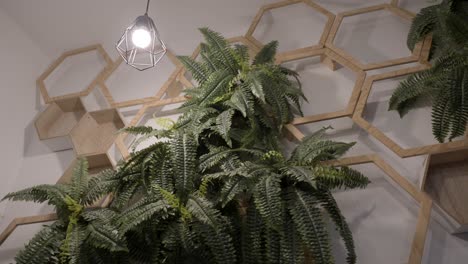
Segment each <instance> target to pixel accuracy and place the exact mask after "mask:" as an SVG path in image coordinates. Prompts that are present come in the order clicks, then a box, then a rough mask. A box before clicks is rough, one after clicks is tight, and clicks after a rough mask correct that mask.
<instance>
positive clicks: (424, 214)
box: [408, 195, 432, 264]
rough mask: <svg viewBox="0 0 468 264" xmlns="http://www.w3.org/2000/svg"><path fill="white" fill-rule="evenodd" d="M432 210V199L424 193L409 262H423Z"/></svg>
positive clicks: (415, 263) (417, 263)
mask: <svg viewBox="0 0 468 264" xmlns="http://www.w3.org/2000/svg"><path fill="white" fill-rule="evenodd" d="M431 211H432V200H431V199H430V198H429V197H427V195H422V201H421V208H420V209H419V216H418V221H417V223H416V232H415V234H414V236H413V242H412V244H411V253H410V257H409V261H408V264H421V263H422V261H423V255H424V247H425V244H426V237H427V231H428V228H429V222H430V220H431Z"/></svg>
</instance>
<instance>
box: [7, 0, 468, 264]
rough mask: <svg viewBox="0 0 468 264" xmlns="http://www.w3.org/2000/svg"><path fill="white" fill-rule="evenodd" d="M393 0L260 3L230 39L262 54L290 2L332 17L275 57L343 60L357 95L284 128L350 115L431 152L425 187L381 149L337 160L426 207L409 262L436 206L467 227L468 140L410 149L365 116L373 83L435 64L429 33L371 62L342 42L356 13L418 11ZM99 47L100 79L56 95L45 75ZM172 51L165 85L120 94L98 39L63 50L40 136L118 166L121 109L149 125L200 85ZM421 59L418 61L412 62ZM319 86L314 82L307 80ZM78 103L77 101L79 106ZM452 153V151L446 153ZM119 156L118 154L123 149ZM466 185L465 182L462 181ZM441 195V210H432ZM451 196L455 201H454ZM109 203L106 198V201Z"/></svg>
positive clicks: (380, 135) (415, 258)
mask: <svg viewBox="0 0 468 264" xmlns="http://www.w3.org/2000/svg"><path fill="white" fill-rule="evenodd" d="M387 2H388V3H386V4H380V5H371V6H368V7H366V8H361V9H357V10H350V11H346V12H342V13H339V14H333V13H332V12H330V11H328V10H326V9H325V8H323V7H321V6H320V5H319V4H317V3H315V2H314V1H312V0H285V1H280V2H277V3H273V4H268V5H265V6H263V7H261V8H260V10H259V11H258V13H257V15H256V16H255V17H254V19H253V21H252V23H251V25H250V27H249V29H248V31H247V32H246V34H245V35H244V36H238V37H234V38H231V39H229V42H230V43H233V44H234V43H240V44H243V45H245V46H247V47H248V48H249V51H250V52H251V55H254V54H256V53H257V52H258V51H259V50H260V49H261V47H262V46H263V45H264V44H265V43H261V42H260V41H259V40H257V39H256V38H255V37H254V32H255V30H256V28H257V26H258V25H259V23H260V20H261V19H262V16H264V14H265V13H266V12H267V11H269V10H276V9H281V8H286V7H288V6H290V5H294V4H305V5H307V7H308V8H311V9H312V10H314V13H316V14H319V15H321V16H325V17H326V23H325V26H324V28H323V29H321V31H320V33H321V37H320V40H319V41H318V43H310V46H306V47H301V48H298V49H294V50H288V51H285V52H280V53H279V54H278V55H277V57H276V63H278V64H282V63H287V62H291V61H294V60H300V59H304V58H311V57H317V58H320V62H321V63H323V64H324V65H326V66H327V67H328V68H329V69H330V70H332V71H334V70H336V69H338V67H345V68H347V69H349V70H351V71H352V72H353V73H354V74H355V75H356V81H355V84H354V87H352V92H351V96H350V98H349V101H348V103H347V105H346V107H345V109H341V110H339V111H335V112H327V113H316V114H315V113H314V114H312V115H308V116H305V117H298V118H295V119H294V121H293V122H292V123H291V124H288V125H286V126H285V133H286V134H287V135H288V136H289V137H288V138H290V139H292V140H296V141H300V140H302V138H303V137H304V136H305V135H304V134H303V133H302V132H301V131H300V130H299V129H298V127H297V126H298V125H302V124H308V123H315V122H320V121H324V120H331V119H338V118H348V119H351V120H352V122H354V124H356V125H358V126H359V127H360V128H362V129H363V131H364V132H365V133H367V135H368V136H369V137H370V138H374V139H376V140H378V141H380V142H381V143H383V145H384V146H385V147H387V148H388V150H389V151H391V152H392V153H395V154H396V156H397V157H401V158H403V157H414V156H418V157H419V156H425V155H429V156H430V157H429V160H428V161H427V163H426V165H427V166H426V168H427V169H426V170H427V173H426V174H425V177H424V180H423V181H422V185H421V186H416V185H415V184H414V183H412V182H410V181H409V180H408V179H407V178H406V177H404V175H402V174H400V173H399V172H397V171H396V170H395V169H394V168H393V167H392V166H391V165H389V164H390V163H389V162H388V161H386V160H385V159H384V158H382V157H381V155H380V154H377V153H375V154H368V155H367V154H366V155H356V156H352V157H346V158H343V159H340V160H336V161H333V162H331V164H333V165H337V166H340V165H358V164H373V165H375V166H377V167H378V168H379V169H380V170H382V171H383V172H385V174H386V175H387V176H388V177H387V178H388V181H389V182H391V183H392V184H393V185H396V186H398V188H400V189H401V190H403V193H404V195H407V196H409V197H411V198H412V199H413V200H414V201H416V202H417V204H418V206H419V211H418V216H417V223H416V227H415V229H414V233H413V235H412V236H413V238H412V243H411V248H410V249H409V252H410V254H409V257H408V260H407V261H405V263H409V264H420V263H422V260H423V255H424V251H425V249H424V248H425V243H426V238H427V232H428V226H429V222H430V220H431V213H434V218H435V220H437V221H439V222H442V223H444V222H445V223H448V224H445V225H444V226H445V227H446V228H447V230H449V231H450V232H459V231H467V230H466V229H465V228H466V226H467V224H468V221H467V220H468V212H467V211H466V208H462V206H463V204H462V203H461V201H466V199H468V197H467V196H466V192H464V189H466V187H468V175H467V173H468V172H467V171H468V168H467V166H466V164H467V157H468V150H466V149H468V137H465V138H464V139H461V140H458V141H454V142H448V143H443V144H430V145H425V146H419V147H416V148H404V147H402V146H399V145H398V144H397V143H396V142H394V141H393V140H392V139H390V138H389V137H388V136H387V135H386V134H385V133H384V132H383V131H380V130H379V129H378V128H377V127H375V126H373V125H372V124H371V123H370V122H368V121H367V120H365V119H364V117H363V113H364V110H365V109H366V104H367V101H368V99H369V95H370V93H371V91H372V89H373V83H374V82H376V81H379V80H385V79H389V78H394V77H399V76H404V75H407V74H411V73H414V72H418V71H421V70H424V69H427V68H428V67H429V66H430V62H429V61H428V59H429V51H430V48H431V44H432V38H431V36H428V37H426V38H425V39H424V40H423V41H422V42H421V43H419V44H418V45H417V48H416V49H415V50H414V52H412V54H411V55H410V56H408V57H404V58H389V59H388V60H386V61H381V62H376V63H371V64H368V63H364V62H362V61H360V60H358V59H357V58H355V57H353V56H352V55H350V54H349V53H348V52H347V51H346V50H344V49H340V48H338V47H336V46H335V44H334V40H335V38H336V35H337V33H338V31H339V30H340V27H341V24H342V21H343V19H345V18H346V17H350V16H359V15H361V14H367V13H370V12H375V11H385V12H390V13H391V14H392V15H395V16H397V17H400V18H402V19H404V20H406V21H409V20H411V19H412V18H413V17H414V16H415V14H413V13H412V12H409V11H407V10H404V9H402V8H400V7H399V1H398V0H388V1H387ZM90 50H97V51H98V52H99V53H100V54H102V56H103V58H104V60H105V61H106V62H107V66H106V67H105V69H104V70H103V71H102V72H98V73H96V76H97V77H96V79H95V80H94V81H93V82H92V83H91V84H90V85H89V86H88V87H86V88H85V89H84V90H83V91H82V92H79V93H75V94H70V95H66V96H64V97H58V98H54V97H50V96H49V95H48V93H47V89H46V87H45V84H44V80H45V79H46V78H47V76H49V75H50V74H51V72H52V71H54V70H55V68H57V67H58V66H59V65H60V63H61V62H63V60H64V59H65V58H66V57H69V56H76V55H79V54H81V53H83V52H87V51H90ZM199 52H200V49H199V48H195V51H194V52H193V54H192V58H193V59H196V58H197V57H198V54H199ZM168 58H169V59H170V60H171V62H172V63H173V64H174V66H175V68H176V69H175V70H174V71H173V72H172V73H171V74H170V76H169V77H168V79H167V80H166V81H165V82H164V84H163V85H162V86H161V87H155V90H156V92H155V93H154V95H152V96H150V97H146V98H140V99H135V100H125V101H117V100H116V99H115V98H114V96H113V94H112V92H111V91H110V90H109V87H107V86H106V84H105V81H106V80H107V78H109V77H110V76H111V75H112V74H116V69H117V68H118V67H119V66H120V65H121V64H122V60H121V59H120V58H119V59H117V60H116V61H112V60H111V59H110V58H109V56H108V55H107V54H106V52H105V51H104V50H103V49H102V47H101V46H100V45H93V46H89V47H85V48H82V49H78V50H74V51H70V52H66V53H64V54H63V55H62V56H61V57H60V58H59V59H58V60H56V61H55V62H53V63H52V65H51V67H50V68H49V69H48V70H47V71H45V72H44V74H42V75H41V76H40V77H39V79H38V86H39V89H40V91H41V94H42V96H43V98H44V101H45V102H46V103H48V108H47V109H46V110H45V111H44V112H43V113H41V115H40V116H39V118H38V120H37V121H36V127H37V130H38V134H39V136H40V138H41V139H43V140H48V139H49V138H54V136H57V137H59V138H60V137H67V136H68V135H70V138H71V142H72V143H73V144H72V147H73V148H74V149H75V152H76V153H77V154H78V155H83V156H85V157H86V158H87V159H88V161H89V163H90V168H91V170H90V172H91V174H97V172H99V171H101V170H102V169H105V168H112V167H113V166H115V164H116V162H117V161H118V160H119V159H126V158H128V157H129V155H130V150H129V148H131V142H133V140H134V138H132V137H131V136H129V135H126V134H119V135H117V134H116V133H115V132H116V131H118V130H119V129H121V128H123V127H124V126H125V123H124V122H123V121H122V117H121V116H120V114H119V112H118V109H119V108H125V107H129V106H135V105H138V106H141V108H140V109H139V111H138V112H137V114H136V116H135V117H134V118H133V119H132V120H131V122H129V124H128V126H135V125H139V124H147V123H148V121H151V119H152V118H154V117H164V116H166V117H167V116H172V115H176V114H177V113H176V112H174V109H173V106H174V105H177V104H179V103H182V102H184V101H185V100H186V98H185V97H184V95H183V90H184V89H185V88H188V87H192V86H195V85H194V84H193V83H192V82H191V80H190V76H188V75H187V72H186V70H185V69H184V67H183V66H182V65H181V64H180V63H179V62H178V61H177V59H176V56H175V55H174V54H173V53H170V52H169V53H168ZM411 63H412V64H414V63H418V65H417V66H414V65H409V64H411ZM397 65H399V66H401V67H403V68H402V69H400V70H396V71H394V70H392V71H390V72H385V73H381V74H377V75H370V73H369V71H370V70H372V69H389V68H390V67H392V66H397ZM96 87H99V89H100V90H101V91H102V94H103V95H104V97H105V99H106V100H107V102H108V104H109V106H110V107H113V108H111V109H105V110H102V111H96V112H87V111H86V109H84V108H85V107H83V104H82V103H81V101H80V100H81V99H80V97H83V96H86V95H87V94H89V92H90V91H92V90H93V89H96ZM304 89H313V87H304ZM72 106H75V107H72ZM117 152H118V153H120V154H121V155H120V156H119V157H117V158H116V157H114V154H115V153H117ZM447 153H448V154H447ZM117 156H118V155H117ZM72 166H73V164H72V165H71V166H70V167H69V169H67V171H66V172H65V173H64V175H63V176H62V178H61V179H60V180H59V181H60V182H66V181H67V180H68V179H69V178H70V172H71V168H72ZM463 187H465V188H463ZM433 201H434V210H433ZM448 201H450V202H452V201H455V202H454V203H450V204H448ZM105 203H106V202H104V205H105ZM54 219H56V216H55V214H51V215H39V216H31V217H23V218H16V219H14V220H13V221H12V222H11V224H10V225H9V226H8V228H7V229H6V230H5V231H4V232H3V233H2V234H0V245H1V243H3V241H5V239H7V238H8V236H9V235H10V234H11V233H12V232H13V231H14V229H15V228H16V226H19V225H26V224H31V223H40V222H48V221H52V220H54Z"/></svg>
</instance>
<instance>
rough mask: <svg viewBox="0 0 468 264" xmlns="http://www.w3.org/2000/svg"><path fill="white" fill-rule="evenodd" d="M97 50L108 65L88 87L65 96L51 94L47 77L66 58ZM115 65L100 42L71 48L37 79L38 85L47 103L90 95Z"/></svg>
mask: <svg viewBox="0 0 468 264" xmlns="http://www.w3.org/2000/svg"><path fill="white" fill-rule="evenodd" d="M91 51H97V53H98V54H99V55H100V56H101V58H102V59H103V60H104V62H105V64H106V66H105V67H104V68H103V69H102V70H101V71H100V72H98V73H96V75H95V76H96V77H95V78H94V79H93V80H92V81H91V83H89V84H88V85H87V86H86V87H82V88H81V91H76V92H74V93H70V94H67V95H63V96H55V97H54V96H51V95H50V94H49V91H48V89H47V86H46V79H47V78H48V77H49V76H50V75H51V74H52V73H53V72H54V71H55V70H57V69H58V68H59V67H60V65H61V64H62V63H64V61H65V60H67V59H69V58H71V57H74V56H80V55H81V54H85V53H87V52H91ZM112 65H113V62H112V59H111V58H110V57H109V55H108V54H107V52H106V51H105V50H104V48H103V47H102V46H101V45H100V44H96V45H91V46H87V47H83V48H79V49H75V50H70V51H67V52H65V53H63V54H62V55H61V56H60V57H59V58H58V59H56V60H55V61H54V62H52V64H51V65H50V66H49V68H47V70H46V71H45V72H44V73H43V74H42V75H41V76H40V77H39V78H38V79H37V86H38V87H39V91H40V92H41V94H42V98H43V99H44V102H46V103H52V102H54V101H56V100H59V99H67V98H73V97H80V96H86V95H88V94H89V93H90V92H91V91H92V90H93V89H94V88H95V86H96V84H97V82H98V81H99V80H100V79H101V78H102V77H103V75H104V74H106V72H108V71H109V70H110V67H111V66H112Z"/></svg>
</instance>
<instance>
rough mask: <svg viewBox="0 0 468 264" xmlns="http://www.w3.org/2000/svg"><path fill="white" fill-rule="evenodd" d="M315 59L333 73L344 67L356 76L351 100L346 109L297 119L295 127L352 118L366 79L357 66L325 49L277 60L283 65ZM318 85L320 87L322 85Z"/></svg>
mask: <svg viewBox="0 0 468 264" xmlns="http://www.w3.org/2000/svg"><path fill="white" fill-rule="evenodd" d="M313 57H317V59H318V58H320V62H321V63H322V64H325V66H327V67H328V68H330V71H331V72H332V71H336V70H337V68H338V67H339V66H343V67H344V68H346V69H348V70H350V72H351V73H352V74H355V76H356V78H355V81H353V82H354V84H353V85H352V87H351V88H350V89H349V96H348V97H349V100H347V103H346V105H345V106H344V107H343V108H344V109H339V110H336V111H332V112H326V113H316V114H313V115H306V116H304V117H297V118H295V119H294V120H293V122H292V124H295V125H299V124H305V123H311V122H317V121H321V120H328V119H333V118H338V117H344V116H351V115H352V114H353V112H354V108H355V107H356V103H357V101H358V98H359V94H360V91H361V87H362V85H363V83H364V79H365V77H366V74H365V72H364V71H362V70H361V69H359V68H358V67H357V66H356V65H354V64H352V63H350V62H348V61H347V60H345V59H343V58H342V57H341V56H339V55H338V54H336V53H334V52H333V51H331V50H329V49H327V48H323V49H319V50H311V51H307V52H300V53H299V52H298V53H295V54H291V55H288V56H282V57H280V58H279V59H278V60H277V63H280V64H281V63H289V62H293V61H298V60H300V61H302V60H303V59H309V58H313ZM301 65H302V64H301ZM312 65H313V64H312ZM301 67H306V66H304V65H302V66H301ZM303 77H304V76H303ZM318 85H319V86H320V84H318ZM302 88H303V90H304V93H307V91H306V90H314V87H312V86H311V87H309V86H305V85H304V86H303V87H302ZM317 89H330V85H326V87H317ZM334 96H336V94H334ZM311 104H312V105H313V104H314V103H313V102H312V103H311Z"/></svg>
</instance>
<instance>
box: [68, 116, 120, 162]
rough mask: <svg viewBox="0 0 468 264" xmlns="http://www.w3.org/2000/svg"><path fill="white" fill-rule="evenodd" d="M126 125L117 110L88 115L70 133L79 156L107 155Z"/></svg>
mask: <svg viewBox="0 0 468 264" xmlns="http://www.w3.org/2000/svg"><path fill="white" fill-rule="evenodd" d="M124 127H125V123H124V121H123V119H122V117H121V116H120V113H119V112H118V111H117V110H116V109H106V110H100V111H95V112H89V113H86V114H85V115H84V116H83V118H82V119H81V120H80V122H78V124H77V125H76V126H75V127H74V128H73V130H72V131H71V132H70V137H71V140H72V143H73V146H74V149H75V152H76V154H77V155H78V156H89V155H97V154H101V153H106V152H107V150H108V149H109V148H110V146H111V145H112V143H113V142H114V140H115V138H116V137H117V135H116V132H117V131H118V130H120V129H122V128H124Z"/></svg>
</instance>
